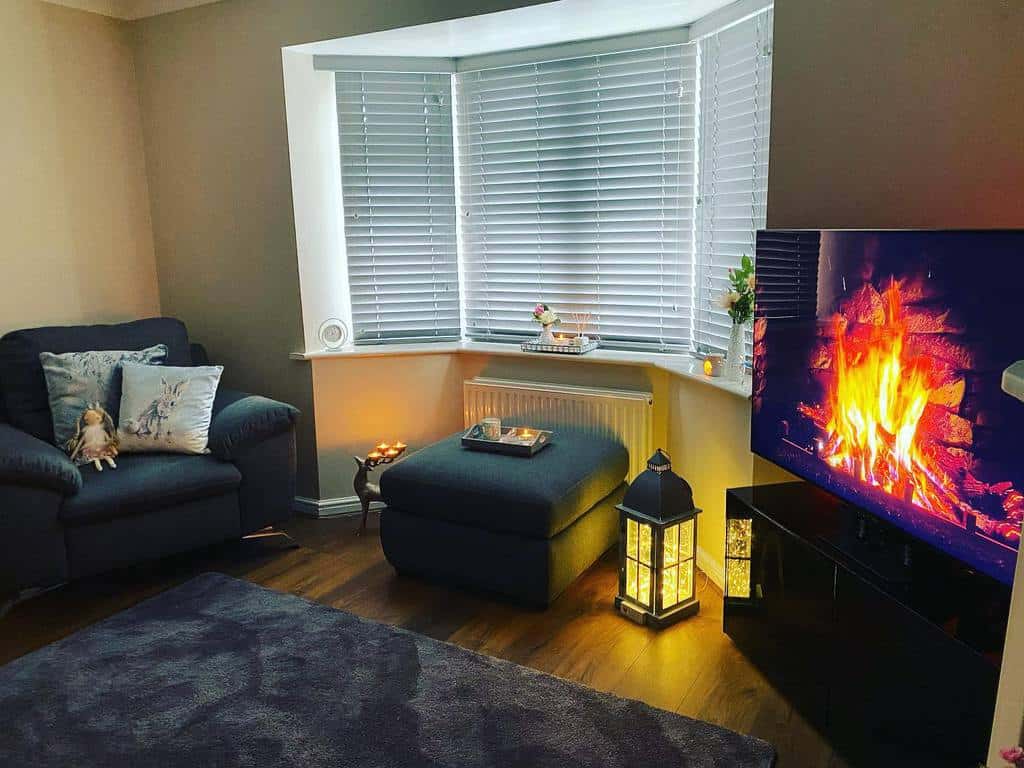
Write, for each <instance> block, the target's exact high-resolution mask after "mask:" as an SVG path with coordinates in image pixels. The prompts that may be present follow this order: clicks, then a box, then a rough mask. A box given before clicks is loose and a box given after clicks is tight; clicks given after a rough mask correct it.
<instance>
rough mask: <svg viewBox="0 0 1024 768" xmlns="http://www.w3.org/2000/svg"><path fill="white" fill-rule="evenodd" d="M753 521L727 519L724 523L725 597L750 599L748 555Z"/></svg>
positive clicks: (747, 519)
mask: <svg viewBox="0 0 1024 768" xmlns="http://www.w3.org/2000/svg"><path fill="white" fill-rule="evenodd" d="M753 526H754V521H753V520H751V519H750V518H749V517H729V518H727V519H726V521H725V597H726V598H732V599H734V600H749V599H750V553H751V544H752V538H753Z"/></svg>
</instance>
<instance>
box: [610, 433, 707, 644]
mask: <svg viewBox="0 0 1024 768" xmlns="http://www.w3.org/2000/svg"><path fill="white" fill-rule="evenodd" d="M618 510H619V513H620V516H619V595H618V597H616V598H615V607H616V608H617V609H618V611H619V612H620V613H621V614H622V615H623V616H626V617H628V618H630V619H632V620H633V621H635V622H637V623H638V624H649V625H651V626H653V627H664V626H667V625H669V624H671V623H673V622H675V621H678V620H679V619H683V618H686V617H687V616H693V615H694V614H695V613H697V611H698V610H700V602H699V601H698V600H697V598H696V590H695V586H694V577H695V575H696V572H695V562H696V554H697V515H699V514H700V510H699V509H697V508H696V507H695V506H694V505H693V490H692V489H691V488H690V485H689V483H687V482H686V481H685V480H684V479H683V478H681V477H680V476H679V475H677V474H675V473H674V472H673V471H672V462H671V461H670V460H669V457H668V455H667V454H666V453H665V452H664V451H662V450H660V449H659V450H657V451H655V453H654V455H653V456H651V458H650V459H648V461H647V470H646V471H645V472H642V473H641V474H640V475H639V476H638V477H637V478H636V479H635V480H634V481H633V483H632V485H630V486H629V489H628V490H627V491H626V496H625V498H623V500H622V503H621V504H619V505H618Z"/></svg>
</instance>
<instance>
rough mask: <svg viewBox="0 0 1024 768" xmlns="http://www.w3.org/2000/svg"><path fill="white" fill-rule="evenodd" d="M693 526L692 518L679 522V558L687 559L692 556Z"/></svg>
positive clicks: (681, 559)
mask: <svg viewBox="0 0 1024 768" xmlns="http://www.w3.org/2000/svg"><path fill="white" fill-rule="evenodd" d="M693 526H694V518H692V517H691V518H690V519H689V520H684V521H683V522H681V523H680V524H679V560H680V562H682V561H683V560H688V559H689V558H691V557H693Z"/></svg>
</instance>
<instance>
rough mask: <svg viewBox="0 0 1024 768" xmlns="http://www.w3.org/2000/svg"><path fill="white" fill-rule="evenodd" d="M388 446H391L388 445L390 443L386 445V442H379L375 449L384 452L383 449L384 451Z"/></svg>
mask: <svg viewBox="0 0 1024 768" xmlns="http://www.w3.org/2000/svg"><path fill="white" fill-rule="evenodd" d="M390 447H391V446H390V445H388V444H387V443H380V444H379V445H378V446H377V450H378V451H380V452H381V453H384V452H385V451H386V450H387V449H388V448H390Z"/></svg>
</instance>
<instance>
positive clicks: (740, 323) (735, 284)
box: [719, 255, 754, 381]
mask: <svg viewBox="0 0 1024 768" xmlns="http://www.w3.org/2000/svg"><path fill="white" fill-rule="evenodd" d="M719 306H720V307H721V308H722V309H724V310H726V311H727V312H728V313H729V317H730V319H732V330H731V332H730V333H729V351H728V354H727V355H726V357H725V375H726V377H728V378H729V379H732V380H733V381H740V380H742V379H743V374H744V366H745V363H746V354H745V353H744V349H743V337H744V331H745V329H746V327H747V325H748V324H749V323H750V321H751V319H752V318H753V317H754V261H753V259H751V258H750V257H749V256H747V255H744V256H743V258H742V259H741V261H740V267H739V269H730V270H729V289H728V290H727V291H725V292H724V293H723V294H722V295H721V297H720V298H719Z"/></svg>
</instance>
